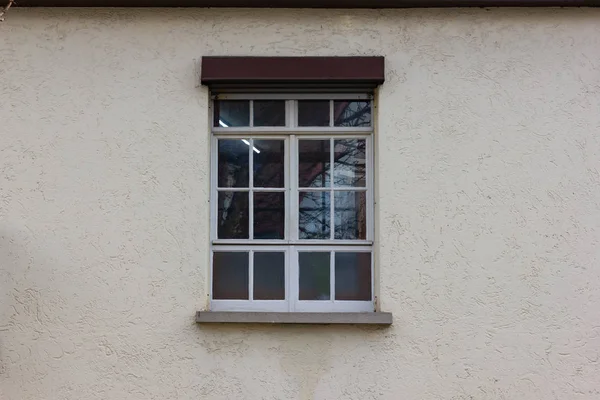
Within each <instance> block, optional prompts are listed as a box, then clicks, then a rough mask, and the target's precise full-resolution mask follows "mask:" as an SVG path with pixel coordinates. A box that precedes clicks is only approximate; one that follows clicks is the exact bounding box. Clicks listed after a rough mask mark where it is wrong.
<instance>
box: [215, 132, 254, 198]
mask: <svg viewBox="0 0 600 400" xmlns="http://www.w3.org/2000/svg"><path fill="white" fill-rule="evenodd" d="M244 140H245V141H246V142H248V140H247V139H243V140H241V139H219V146H218V147H219V149H218V151H219V154H218V163H219V172H218V175H219V176H218V181H219V182H218V184H219V187H248V168H249V165H250V162H249V154H250V153H249V149H248V145H247V144H246V143H245V142H244ZM248 143H250V142H248Z"/></svg>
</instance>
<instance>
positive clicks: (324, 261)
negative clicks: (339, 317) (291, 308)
mask: <svg viewBox="0 0 600 400" xmlns="http://www.w3.org/2000/svg"><path fill="white" fill-rule="evenodd" d="M298 262H299V265H300V267H299V268H300V291H299V298H300V300H329V299H330V293H329V292H330V276H329V275H330V274H329V272H330V269H329V262H330V255H329V253H326V252H314V253H306V252H301V253H298Z"/></svg>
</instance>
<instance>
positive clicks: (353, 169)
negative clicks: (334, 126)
mask: <svg viewBox="0 0 600 400" xmlns="http://www.w3.org/2000/svg"><path fill="white" fill-rule="evenodd" d="M333 144H334V146H333V148H334V155H333V159H334V164H333V184H334V185H335V186H338V187H339V186H358V187H365V185H366V163H367V158H366V155H365V147H366V140H365V139H342V140H335V141H334V142H333Z"/></svg>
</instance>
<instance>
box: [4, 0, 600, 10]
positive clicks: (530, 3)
mask: <svg viewBox="0 0 600 400" xmlns="http://www.w3.org/2000/svg"><path fill="white" fill-rule="evenodd" d="M15 6H16V7H244V8H429V7H598V6H600V0H18V1H15Z"/></svg>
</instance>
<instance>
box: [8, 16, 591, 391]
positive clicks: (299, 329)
mask: <svg viewBox="0 0 600 400" xmlns="http://www.w3.org/2000/svg"><path fill="white" fill-rule="evenodd" d="M203 55H298V56H302V55H384V56H385V57H386V83H385V84H384V85H383V86H382V87H381V89H380V96H379V113H380V115H379V129H378V131H377V133H376V135H377V147H376V153H377V157H378V170H377V174H378V183H379V184H378V199H379V200H378V210H377V212H378V220H377V228H376V229H377V234H378V237H379V240H378V249H379V253H378V267H379V275H380V277H379V282H380V289H379V299H380V302H381V308H382V309H383V310H384V311H391V312H393V313H394V317H395V323H394V325H393V326H392V327H391V328H388V329H381V328H364V327H363V328H359V327H352V326H350V327H336V326H212V327H211V326H197V325H196V324H195V323H194V320H193V317H194V313H195V311H196V310H199V309H202V308H203V307H205V306H206V304H207V289H208V282H207V270H208V265H207V261H208V253H207V251H208V244H209V243H208V233H209V232H208V225H207V221H208V216H209V213H208V190H209V182H208V176H209V171H208V167H209V161H208V160H209V158H208V157H209V132H208V114H207V102H208V95H207V90H206V88H204V87H197V83H198V77H197V71H196V70H195V60H198V59H199V58H200V57H201V56H203ZM599 56H600V10H592V9H587V10H586V9H571V10H561V9H556V10H550V9H540V10H526V9H520V10H517V9H514V10H396V11H391V10H382V11H372V10H362V11H340V10H338V11H331V10H330V11H326V10H321V11H316V10H302V11H298V10H296V11H294V10H278V11H273V10H271V11H265V10H263V11H261V10H245V11H239V10H149V9H145V10H119V11H115V10H106V9H102V10H100V9H96V10H73V9H71V10H68V9H63V10H42V9H37V10H33V9H30V10H23V9H11V10H10V12H9V13H8V15H7V19H6V21H5V22H4V23H1V24H0V398H1V399H3V400H39V399H49V400H53V399H69V400H70V399H73V400H75V399H77V400H79V399H85V400H91V399H99V400H100V399H102V400H104V399H126V400H129V399H140V400H142V399H143V400H149V399H160V400H165V399H227V400H230V399H240V400H241V399H323V400H331V399H360V400H364V399H389V400H392V399H393V400H395V399H410V400H413V399H423V400H434V399H436V400H439V399H457V400H458V399H464V400H466V399H469V400H471V399H472V400H475V399H477V400H483V399H560V400H563V399H599V398H600V312H599V310H600V243H599V242H600V131H599V130H600V57H599Z"/></svg>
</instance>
